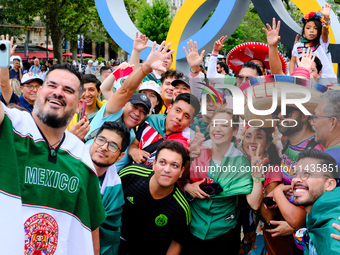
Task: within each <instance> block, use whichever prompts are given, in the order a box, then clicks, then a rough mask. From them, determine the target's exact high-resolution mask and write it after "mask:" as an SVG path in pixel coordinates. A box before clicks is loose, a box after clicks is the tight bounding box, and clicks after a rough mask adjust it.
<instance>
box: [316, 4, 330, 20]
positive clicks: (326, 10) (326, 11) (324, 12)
mask: <svg viewBox="0 0 340 255" xmlns="http://www.w3.org/2000/svg"><path fill="white" fill-rule="evenodd" d="M331 10H332V6H330V5H328V4H325V6H322V10H321V9H320V10H319V12H320V13H321V14H322V15H323V16H324V17H325V19H326V21H328V20H329V15H330V14H331Z"/></svg>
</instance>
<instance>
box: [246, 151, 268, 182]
mask: <svg viewBox="0 0 340 255" xmlns="http://www.w3.org/2000/svg"><path fill="white" fill-rule="evenodd" d="M260 148H261V144H259V145H258V146H257V149H256V152H255V154H254V152H253V151H252V149H251V146H249V154H250V157H251V160H250V161H251V162H250V163H251V166H252V176H253V178H263V174H264V173H263V164H264V162H266V161H267V158H262V157H260V155H259V154H260Z"/></svg>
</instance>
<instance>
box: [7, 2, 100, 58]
mask: <svg viewBox="0 0 340 255" xmlns="http://www.w3.org/2000/svg"><path fill="white" fill-rule="evenodd" d="M0 6H2V9H1V10H2V15H4V16H5V17H6V18H7V20H6V21H7V22H8V23H10V24H18V23H19V24H23V25H24V27H26V26H29V27H31V26H32V25H33V24H34V18H35V17H39V18H40V20H41V21H42V22H44V23H45V24H47V25H48V28H49V34H50V35H51V39H52V43H53V53H54V56H55V57H56V58H58V59H59V60H60V59H62V40H63V36H66V37H67V39H68V40H70V41H71V44H73V47H74V43H75V42H76V40H77V34H79V33H82V34H84V36H85V37H86V38H91V39H93V40H94V41H96V42H101V41H104V40H106V38H107V37H106V36H107V32H106V30H105V29H104V27H103V25H102V23H101V22H100V19H99V16H98V13H97V10H96V6H95V2H94V0H82V1H81V2H79V1H77V0H53V1H52V0H20V1H17V0H0ZM11 16H14V17H16V19H17V20H13V19H12V20H9V18H8V17H11ZM0 21H1V17H0Z"/></svg>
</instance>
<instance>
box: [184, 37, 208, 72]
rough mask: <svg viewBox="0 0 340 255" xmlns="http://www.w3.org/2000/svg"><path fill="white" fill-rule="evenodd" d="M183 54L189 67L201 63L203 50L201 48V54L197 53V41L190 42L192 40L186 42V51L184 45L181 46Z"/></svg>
mask: <svg viewBox="0 0 340 255" xmlns="http://www.w3.org/2000/svg"><path fill="white" fill-rule="evenodd" d="M183 50H184V52H185V55H186V56H187V61H188V64H189V66H190V67H193V66H199V65H200V64H201V63H202V60H203V57H204V53H205V50H202V52H201V54H199V53H198V50H197V42H196V41H195V42H194V43H192V40H190V42H188V51H189V53H188V51H187V50H186V48H185V47H183Z"/></svg>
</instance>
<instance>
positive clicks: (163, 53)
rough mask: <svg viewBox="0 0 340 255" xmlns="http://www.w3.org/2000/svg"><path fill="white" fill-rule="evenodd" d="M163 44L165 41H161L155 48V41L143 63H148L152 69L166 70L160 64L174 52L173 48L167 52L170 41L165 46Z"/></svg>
mask: <svg viewBox="0 0 340 255" xmlns="http://www.w3.org/2000/svg"><path fill="white" fill-rule="evenodd" d="M164 45H165V41H163V42H162V44H161V45H160V46H159V47H158V49H157V50H156V42H154V43H153V45H152V51H151V52H150V54H149V56H148V58H147V59H146V61H145V62H144V64H146V65H148V66H149V67H150V68H152V69H156V70H159V71H162V72H166V68H165V67H164V66H163V65H162V64H163V60H164V59H166V58H168V57H170V56H171V54H172V53H174V51H175V50H171V51H170V52H167V50H168V49H169V48H170V46H171V43H168V44H167V45H166V46H165V47H164Z"/></svg>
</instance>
